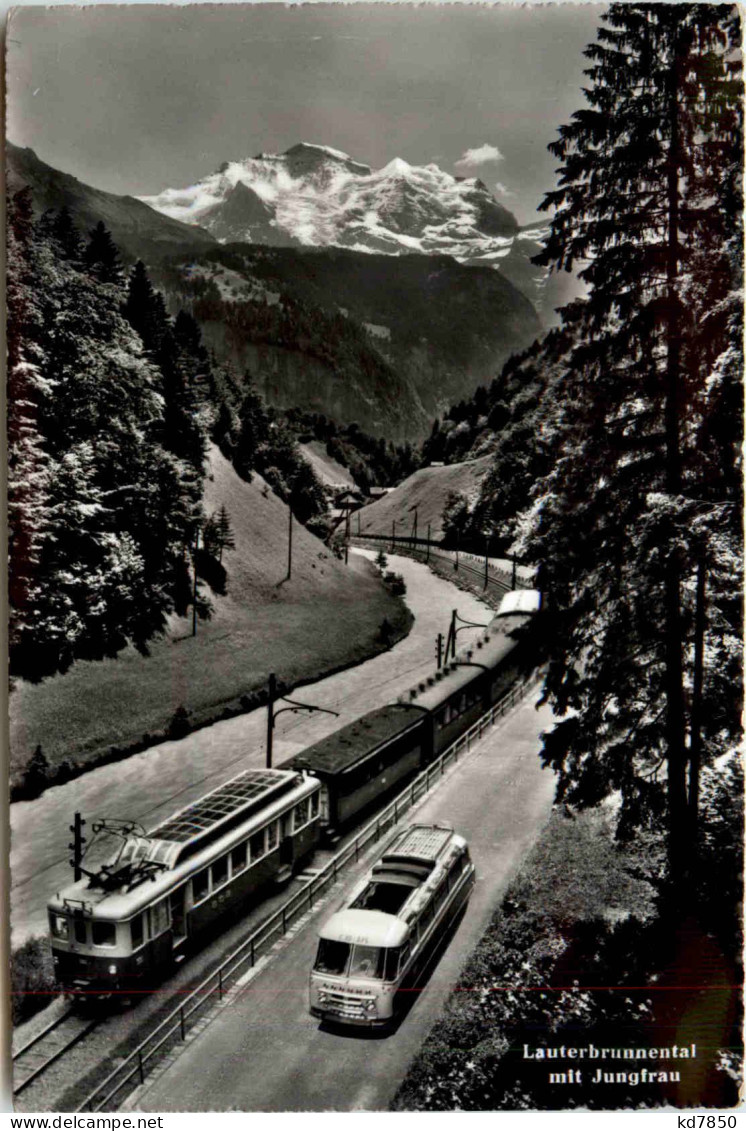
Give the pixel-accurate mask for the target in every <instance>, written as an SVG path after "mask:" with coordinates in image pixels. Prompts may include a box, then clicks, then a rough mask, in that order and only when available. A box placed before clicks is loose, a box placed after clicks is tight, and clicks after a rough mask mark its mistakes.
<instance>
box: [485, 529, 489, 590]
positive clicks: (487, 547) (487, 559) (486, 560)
mask: <svg viewBox="0 0 746 1131" xmlns="http://www.w3.org/2000/svg"><path fill="white" fill-rule="evenodd" d="M489 560H490V540H489V538H488V539H487V543H486V545H485V547H484V587H485V589H486V588H487V577H488V575H487V566H488V565H489Z"/></svg>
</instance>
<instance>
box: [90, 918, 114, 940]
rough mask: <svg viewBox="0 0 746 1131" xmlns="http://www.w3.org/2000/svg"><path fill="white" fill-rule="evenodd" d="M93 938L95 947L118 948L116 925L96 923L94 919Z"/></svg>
mask: <svg viewBox="0 0 746 1131" xmlns="http://www.w3.org/2000/svg"><path fill="white" fill-rule="evenodd" d="M91 938H92V939H93V945H94V946H116V943H117V925H116V923H102V922H96V920H95V919H94V921H93V924H92V927H91Z"/></svg>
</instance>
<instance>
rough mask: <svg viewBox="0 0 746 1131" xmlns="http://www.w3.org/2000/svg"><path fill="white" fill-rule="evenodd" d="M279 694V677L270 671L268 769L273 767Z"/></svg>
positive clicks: (268, 692) (268, 687) (268, 689)
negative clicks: (276, 702)
mask: <svg viewBox="0 0 746 1131" xmlns="http://www.w3.org/2000/svg"><path fill="white" fill-rule="evenodd" d="M276 696H277V679H276V678H275V673H274V672H270V673H269V683H268V685H267V769H268V770H271V769H272V734H273V731H274V729H275V698H276Z"/></svg>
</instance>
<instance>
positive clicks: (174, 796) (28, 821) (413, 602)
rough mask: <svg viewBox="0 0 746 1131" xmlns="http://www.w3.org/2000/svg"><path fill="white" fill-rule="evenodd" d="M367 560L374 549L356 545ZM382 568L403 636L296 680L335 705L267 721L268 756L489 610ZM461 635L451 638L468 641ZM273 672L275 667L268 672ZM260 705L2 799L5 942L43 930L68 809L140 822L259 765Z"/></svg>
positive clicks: (322, 729) (288, 749)
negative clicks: (8, 927) (406, 619)
mask: <svg viewBox="0 0 746 1131" xmlns="http://www.w3.org/2000/svg"><path fill="white" fill-rule="evenodd" d="M357 552H359V553H362V554H365V555H366V556H367V557H374V556H375V552H374V551H365V550H360V551H357ZM389 568H392V569H395V570H396V571H397V572H398V573H401V574H402V575H403V576H404V579H405V581H406V584H407V596H406V600H407V604H408V605H409V607H410V609H411V610H412V613H413V614H414V617H415V622H414V625H413V627H412V631H411V632H410V634H409V636H408V637H406V638H405V639H404V640H402V641H400V642H399V643H398V644H397V645H395V647H394V648H392V649H391V651H390V652H385V653H383V654H382V655H380V656H376V657H375V658H374V659H372V660H368V661H367V662H365V663H363V664H359V665H358V666H357V667H355V668H350V669H349V670H348V671H345V672H339V673H338V674H337V675H334V676H329V677H328V678H327V679H323V680H320V681H319V682H317V683H315V684H313V685H310V686H308V687H304V688H303V689H301V690H300V691H298V692H297V693H296V694H294V696H293V698H295V699H299V700H300V701H303V702H307V703H313V704H316V705H318V706H320V707H327V708H329V709H331V710H334V711H338V712H339V718H333V717H332V716H331V715H324V714H320V713H319V714H305V713H304V714H300V715H295V714H284V715H281V716H280V718H279V719H278V721H277V726H276V730H275V738H274V752H275V762H276V763H279V762H282V761H283V760H284V759H285V758H289V757H290V756H291V755H292V754H294V753H296V752H297V751H298V750H301V749H303V748H304V747H305V746H309V745H310V744H311V743H313V742H316V741H317V740H318V739H320V738H323V737H324V735H326V734H328V733H329V732H331V731H332V730H335V729H336V728H337V727H339V726H341V725H342V724H343V723H345V722H349V721H351V720H352V719H355V718H357V717H358V716H360V715H362V714H365V713H366V711H370V710H373V709H374V708H376V707H380V706H383V704H385V703H388V702H391V701H392V700H394V699H396V698H397V696H398V695H400V694H402V693H403V692H405V691H407V690H408V689H409V688H410V687H411V686H412V685H413V684H415V683H417V682H418V681H419V680H421V679H422V678H424V676H425V675H427V674H429V673H430V672H431V671H432V669H433V668H434V666H435V638H436V636H437V634H438V633H439V632H442V633H446V632H447V629H448V623H449V621H450V611H451V609H452V608H454V607H457V608H458V611H459V614H460V615H461V616H462V617H464V618H465V619H466V620H472V621H481V622H482V623H484V622H485V621H488V620H489V619H490V618H491V616H492V615H493V614H492V612H491V611H490V610H489V609H488V608H487V607H486V606H485V605H483V604H482V602H480V601H479V600H478V599H477V598H476V597H474V596H473V595H472V594H470V593H465V592H459V591H457V590H455V589H454V587H453V586H452V585H451V584H450V583H449V582H447V581H444V580H443V579H442V578H440V577H437V576H436V575H435V574H433V573H431V571H430V570H429V569H428V568H427V567H426V566H424V565H422V564H421V563H419V562H414V561H411V560H410V559H409V558H404V557H395V556H391V557H390V558H389ZM468 635H469V634H468V633H465V634H464V637H459V643H461V640H462V639H464V640H467V639H468ZM278 674H279V675H282V673H281V672H280V673H278ZM265 733H266V711H264V710H262V709H259V710H257V711H252V712H251V713H250V714H246V715H239V716H237V717H236V718H234V719H227V720H225V721H223V722H218V723H215V724H214V725H213V726H210V727H205V728H204V729H202V730H199V731H195V732H194V733H193V734H190V735H187V737H186V738H183V739H180V740H179V741H174V742H164V743H161V744H160V745H159V746H157V747H153V748H151V749H150V750H145V751H143V752H142V753H141V754H135V755H133V756H132V757H131V758H128V759H126V761H122V762H117V763H113V764H112V765H109V766H102V767H100V768H99V769H97V770H91V771H90V772H89V773H87V774H84V775H83V776H82V777H79V778H75V779H74V780H73V781H71V782H68V783H67V784H66V785H63V786H56V787H55V788H53V789H49V790H47V791H46V792H45V793H44V794H43V795H42V796H41V797H40V798H37V799H36V800H35V801H19V802H16V803H15V804H13V805H12V806H11V815H10V821H11V854H10V864H11V877H12V884H11V893H10V894H11V924H12V940H13V945H14V946H15V945H19V944H20V943H22V942H23V941H24V939H25V938H27V937H28V936H29V935H33V934H39V933H43V932H45V931H46V927H47V917H46V902H47V898H48V896H49V894H50V892H53V891H56V890H57V889H58V888H59V887H60V886H62V885H64V884H66V883H69V881H70V878H71V875H72V873H71V871H70V867H69V864H68V853H67V847H66V846H67V844H68V841H69V840H70V834H69V831H68V826H69V825H70V822H71V820H72V817H73V813H74V812H75V811H76V810H80V811H81V812H82V813H83V815H84V816H85V817H88V818H90V817H93V816H98V817H101V816H109V817H113V816H117V817H127V818H130V819H133V820H137V821H141V822H142V823H143V824H144V825H145V826H146V828H147V827H152V826H153V825H155V824H156V823H157V822H158V821H159V820H161V819H163V818H164V817H166V816H167V815H168V814H170V813H172V812H174V811H175V810H176V809H180V808H182V807H183V806H184V805H187V804H188V803H189V802H191V801H194V800H195V799H196V798H198V797H200V796H201V795H202V794H204V793H206V792H208V791H209V790H211V789H216V788H217V787H218V786H219V785H221V784H222V783H223V782H224V781H226V780H227V779H228V778H230V777H233V776H234V775H235V774H237V773H239V772H240V771H241V770H243V769H246V768H248V767H250V766H260V765H263V764H264V757H265Z"/></svg>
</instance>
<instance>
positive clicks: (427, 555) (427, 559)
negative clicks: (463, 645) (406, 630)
mask: <svg viewBox="0 0 746 1131" xmlns="http://www.w3.org/2000/svg"><path fill="white" fill-rule="evenodd" d="M425 561H426V562H429V561H430V523H429V522H428V524H427V554H426V556H425ZM438 667H440V664H439V665H438Z"/></svg>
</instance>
